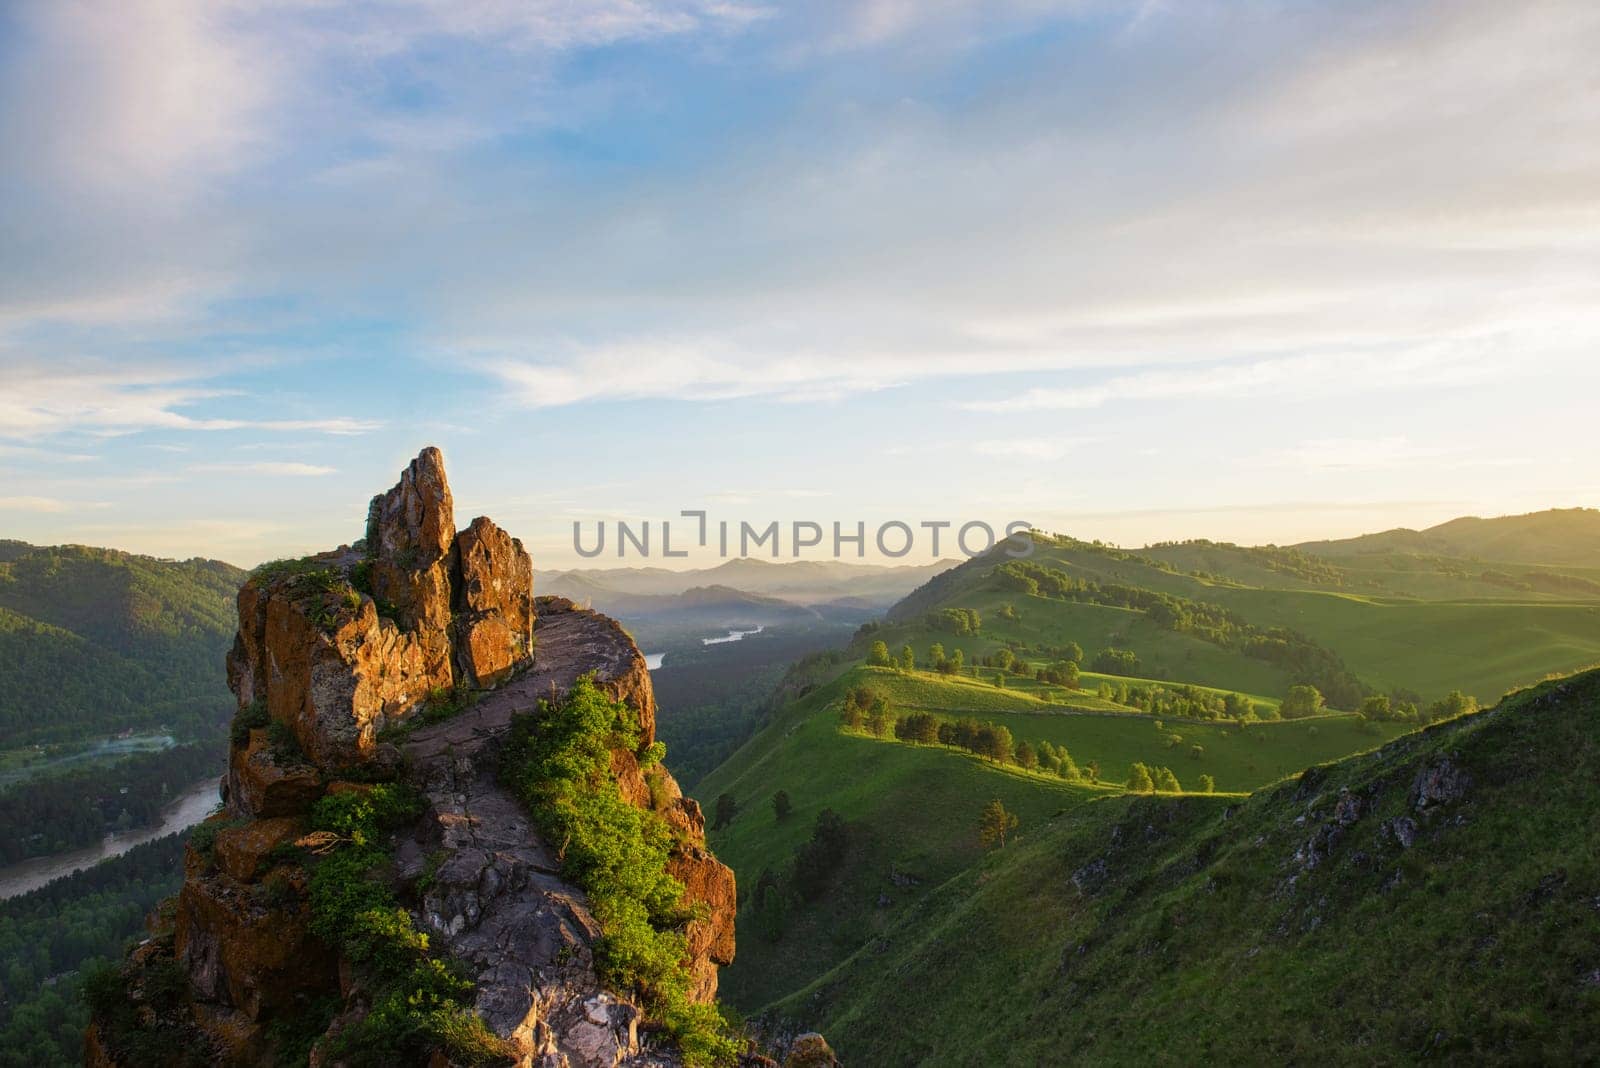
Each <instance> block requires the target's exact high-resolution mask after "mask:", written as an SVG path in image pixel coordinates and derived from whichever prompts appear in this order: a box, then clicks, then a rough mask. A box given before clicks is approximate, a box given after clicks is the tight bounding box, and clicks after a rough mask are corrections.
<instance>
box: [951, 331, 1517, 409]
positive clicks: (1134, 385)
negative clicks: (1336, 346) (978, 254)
mask: <svg viewBox="0 0 1600 1068" xmlns="http://www.w3.org/2000/svg"><path fill="white" fill-rule="evenodd" d="M1475 348H1476V349H1477V351H1473V350H1472V349H1465V350H1463V349H1459V348H1442V347H1430V348H1427V349H1423V350H1420V351H1410V352H1400V353H1387V352H1385V353H1359V352H1357V353H1349V352H1347V353H1327V354H1316V355H1306V356H1289V357H1283V358H1280V359H1268V360H1253V361H1249V362H1244V363H1239V362H1232V363H1224V364H1217V365H1212V366H1205V367H1193V368H1177V369H1161V370H1152V371H1144V372H1140V373H1138V374H1132V375H1117V376H1115V377H1112V378H1110V379H1107V380H1106V381H1104V382H1101V383H1099V384H1095V385H1086V386H1073V387H1069V388H1065V389H1052V388H1034V389H1029V390H1025V391H1024V392H1022V393H1019V394H1016V395H1014V396H1008V397H1002V398H998V399H995V400H978V401H968V402H966V403H965V404H964V405H963V407H965V408H968V409H970V410H972V411H980V412H1028V411H1058V410H1071V409H1084V408H1099V407H1102V406H1103V405H1106V404H1111V403H1114V402H1123V401H1159V400H1173V399H1178V398H1188V397H1196V398H1208V397H1260V396H1273V395H1296V396H1323V395H1329V394H1344V393H1363V392H1370V391H1374V390H1386V389H1393V388H1407V389H1423V388H1437V387H1439V386H1447V385H1465V384H1469V383H1475V382H1483V381H1487V380H1490V379H1493V378H1495V377H1499V376H1511V375H1515V374H1517V373H1518V372H1517V369H1516V368H1515V366H1513V365H1510V364H1508V363H1507V362H1506V361H1505V360H1504V359H1502V358H1501V357H1500V356H1499V355H1498V354H1497V353H1494V352H1493V351H1487V350H1485V349H1484V348H1483V347H1482V346H1476V347H1475Z"/></svg>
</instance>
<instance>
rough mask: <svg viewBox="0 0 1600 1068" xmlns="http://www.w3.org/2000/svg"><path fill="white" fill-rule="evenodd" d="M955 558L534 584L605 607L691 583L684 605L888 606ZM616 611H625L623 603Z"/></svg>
mask: <svg viewBox="0 0 1600 1068" xmlns="http://www.w3.org/2000/svg"><path fill="white" fill-rule="evenodd" d="M957 563H958V561H954V560H942V561H939V562H938V563H933V564H921V565H905V566H884V565H879V564H846V563H840V562H836V561H831V560H793V561H787V562H777V563H775V562H771V561H767V560H759V559H754V558H750V557H741V558H739V559H737V560H729V561H728V562H727V563H724V564H719V565H717V566H716V567H710V568H697V569H694V570H690V571H669V570H668V569H666V568H663V567H622V568H575V569H573V570H570V571H557V572H553V573H547V574H542V575H540V576H539V579H538V590H539V592H540V593H550V594H556V595H558V596H561V597H570V598H572V599H573V600H575V601H581V600H589V601H592V602H593V604H594V607H596V608H599V609H602V610H604V611H611V610H612V609H611V607H608V606H611V605H620V604H622V603H625V601H624V599H626V598H638V597H656V598H669V599H670V598H675V597H681V596H683V595H685V594H688V593H690V591H694V590H699V591H702V592H700V593H698V594H696V596H695V597H694V598H691V599H690V600H689V601H686V602H683V603H684V606H685V607H693V606H694V605H695V604H697V603H698V604H701V605H704V604H706V603H709V602H713V601H718V600H726V598H727V596H728V594H730V593H733V592H742V593H744V594H755V595H759V597H760V598H763V599H766V600H775V601H781V602H786V603H789V604H792V605H811V606H815V605H827V604H831V603H835V602H840V601H848V602H850V603H851V604H852V605H854V606H858V607H868V608H887V607H888V606H889V605H891V604H893V603H894V602H895V601H898V600H899V599H900V598H902V597H904V596H905V595H906V594H908V593H910V592H911V591H912V590H914V589H916V588H917V587H918V586H920V585H922V584H923V583H924V582H926V581H928V579H930V578H932V577H933V576H934V575H937V574H939V573H940V572H941V571H946V570H948V569H949V568H951V567H954V566H955V565H956V564H957ZM668 603H669V602H665V601H663V602H655V603H654V607H657V608H660V607H666V606H667V604H668ZM768 607H771V606H770V605H769V606H768ZM616 611H617V612H619V613H621V614H624V615H626V614H629V613H628V612H626V611H624V610H623V609H622V608H620V607H619V608H617V609H616Z"/></svg>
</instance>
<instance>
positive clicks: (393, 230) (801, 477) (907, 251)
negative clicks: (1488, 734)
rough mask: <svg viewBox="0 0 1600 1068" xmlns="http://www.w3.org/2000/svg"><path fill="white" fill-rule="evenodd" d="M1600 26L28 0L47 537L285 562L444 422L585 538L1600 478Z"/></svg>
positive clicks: (1233, 507) (481, 468)
mask: <svg viewBox="0 0 1600 1068" xmlns="http://www.w3.org/2000/svg"><path fill="white" fill-rule="evenodd" d="M1597 51H1600V9H1597V8H1596V7H1595V6H1594V5H1593V4H1590V3H1587V2H1585V0H1552V2H1540V0H1533V2H1528V3H1518V4H1505V3H1501V2H1489V0H1461V2H1429V3H1422V2H1408V0H1386V2H1382V3H1379V2H1361V0H1343V2H1338V3H1334V2H1327V3H1312V2H1265V0H1262V2H1251V0H1238V2H1230V3H1221V2H1209V0H1195V2H1182V3H1180V2H1177V0H1172V2H1167V3H1162V2H1156V0H1144V2H1118V0H1083V2H1071V3H1042V2H1030V0H1011V2H1007V0H990V2H987V3H975V2H967V0H921V2H910V0H863V2H859V3H848V4H847V3H815V4H806V5H779V4H766V3H760V2H756V0H749V2H721V0H676V2H665V3H658V2H653V0H596V2H594V3H581V2H570V0H565V2H540V0H453V2H452V0H382V2H377V0H373V2H358V3H351V4H340V5H328V4H324V3H320V2H316V0H290V2H285V3H271V4H269V3H262V2H255V0H205V2H200V0H194V2H187V0H159V2H158V0H124V2H119V3H93V2H74V3H61V2H55V0H43V2H30V0H19V2H17V3H12V4H8V5H5V7H4V8H3V9H0V144H4V145H5V146H6V149H5V166H4V168H3V169H0V234H3V235H4V238H3V240H0V536H11V537H21V538H25V539H28V540H32V541H38V542H57V541H81V542H88V543H94V544H109V545H115V546H119V547H124V548H129V549H134V550H138V551H145V552H152V553H158V554H161V555H172V556H187V555H193V554H203V555H211V556H220V557H223V558H225V559H229V560H233V561H235V562H238V563H241V564H251V563H254V562H257V561H259V560H261V559H265V558H271V557H274V556H280V555H285V554H289V553H298V552H303V551H308V550H312V549H316V548H321V547H324V546H326V545H329V544H332V543H335V542H338V541H341V540H349V539H350V538H352V537H354V536H356V535H357V534H358V533H359V530H360V523H361V518H362V514H363V502H364V501H365V499H366V498H367V496H368V495H370V494H371V493H372V492H373V491H375V490H377V489H380V488H382V487H384V486H387V485H388V484H389V483H391V482H392V481H393V479H394V476H395V474H396V472H397V471H398V469H399V467H400V466H401V465H402V464H403V463H404V461H405V460H406V459H407V458H408V457H409V456H410V455H412V454H414V453H415V452H416V451H417V449H418V448H419V447H420V446H422V445H423V444H427V443H433V444H438V445H440V446H441V447H442V448H444V449H445V451H446V455H447V458H448V461H449V463H450V467H451V473H452V479H453V482H454V484H455V487H456V493H457V500H458V511H459V512H460V519H461V521H462V522H463V523H464V522H465V521H466V519H468V518H470V516H472V515H476V514H480V513H488V514H490V515H493V516H494V517H495V518H497V519H498V520H500V521H501V522H502V523H503V524H505V525H506V526H507V527H509V528H510V529H512V530H513V531H514V532H515V533H518V534H519V535H521V536H523V537H524V538H525V540H527V541H528V542H529V543H530V544H531V545H532V547H533V549H534V551H535V554H536V558H537V562H538V563H539V564H540V565H541V566H547V567H556V566H564V565H567V564H570V563H572V562H573V556H572V553H571V549H570V544H571V524H572V523H573V521H574V520H581V521H584V522H586V523H592V522H593V521H595V520H598V519H601V518H605V519H610V520H615V519H618V518H623V519H633V520H640V519H645V518H651V519H657V520H659V519H660V518H670V517H672V516H674V515H676V514H677V512H678V511H679V510H680V509H692V508H705V509H708V510H709V511H710V512H711V513H712V515H713V518H726V519H730V520H733V521H737V520H739V519H750V520H752V521H759V522H761V523H765V522H767V521H769V520H772V519H777V520H781V521H785V522H787V521H791V520H795V519H810V520H816V521H819V522H824V523H831V522H833V521H835V520H838V521H842V522H844V523H846V524H847V525H853V524H854V523H855V522H856V521H865V522H867V523H868V524H869V525H874V524H876V523H880V522H883V521H884V520H887V519H902V520H904V521H907V522H911V523H915V522H918V521H921V520H932V519H950V520H955V521H958V522H959V521H964V520H967V519H985V520H988V521H990V522H992V523H995V524H996V525H999V524H1003V523H1004V522H1006V521H1009V520H1012V519H1025V520H1029V521H1032V522H1034V523H1037V524H1039V525H1041V526H1044V527H1047V528H1050V529H1059V530H1066V531H1070V532H1072V533H1075V534H1078V535H1080V536H1084V537H1102V538H1106V539H1108V540H1113V541H1117V542H1120V543H1123V544H1140V543H1143V542H1146V541H1150V540H1160V539H1167V538H1181V537H1193V536H1206V537H1213V538H1226V539H1230V540H1237V541H1246V542H1265V541H1275V542H1280V543H1282V542H1291V541H1295V540H1301V539H1306V538H1311V537H1317V536H1324V535H1338V534H1349V533H1356V532H1360V531H1364V530H1371V529H1381V528H1385V527H1390V526H1395V525H1411V526H1421V525H1426V524H1429V523H1433V522H1437V521H1440V520H1443V519H1446V518H1450V517H1452V516H1455V515H1459V514H1465V513H1476V514H1499V513H1507V512H1518V511H1529V510H1533V509H1537V508H1542V507H1551V506H1571V505H1579V504H1582V505H1595V504H1600V473H1597V472H1600V465H1597V463H1596V461H1597V460H1600V440H1597V434H1596V430H1595V426H1594V420H1593V417H1592V415H1591V414H1590V409H1591V408H1592V406H1593V400H1592V398H1593V397H1594V396H1596V395H1597V387H1600V361H1597V359H1596V357H1597V348H1596V345H1597V342H1600V311H1597V310H1596V309H1600V139H1597V138H1596V137H1595V136H1594V131H1595V129H1597V128H1600V126H1597V124H1600V76H1597V75H1596V68H1595V65H1594V62H1593V56H1594V55H1595V54H1596V52H1597ZM920 555H921V554H920V553H919V554H916V555H915V556H914V557H913V558H916V556H920ZM714 562H715V561H714V560H710V559H706V558H703V557H702V558H698V559H691V560H689V561H688V563H690V564H708V563H714Z"/></svg>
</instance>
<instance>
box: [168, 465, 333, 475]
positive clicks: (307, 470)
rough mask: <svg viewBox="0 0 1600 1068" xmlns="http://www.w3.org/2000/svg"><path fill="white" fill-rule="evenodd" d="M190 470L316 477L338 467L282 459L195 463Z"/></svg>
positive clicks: (202, 472) (205, 472) (212, 472)
mask: <svg viewBox="0 0 1600 1068" xmlns="http://www.w3.org/2000/svg"><path fill="white" fill-rule="evenodd" d="M189 470H190V471H193V472H196V473H201V474H219V473H226V474H241V475H273V476H286V477H290V478H315V477H318V476H321V475H331V474H334V473H335V472H336V470H337V468H332V467H324V466H323V465H321V464H304V463H291V462H282V461H263V462H261V463H220V464H195V465H194V466H192V467H190V468H189Z"/></svg>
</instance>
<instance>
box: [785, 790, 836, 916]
mask: <svg viewBox="0 0 1600 1068" xmlns="http://www.w3.org/2000/svg"><path fill="white" fill-rule="evenodd" d="M848 846H849V835H848V832H847V830H846V828H845V822H844V817H842V816H840V815H839V814H838V813H837V812H835V811H834V810H833V809H831V808H825V809H823V810H822V811H821V812H819V813H817V822H816V824H815V825H814V826H813V827H812V829H811V839H810V841H807V842H805V843H804V844H803V845H801V846H800V848H799V849H797V850H795V855H794V885H795V889H797V890H799V891H800V896H801V897H803V898H805V899H806V900H807V901H815V900H816V899H817V898H819V897H821V896H822V893H823V891H825V890H827V888H828V883H829V881H830V880H831V879H832V878H833V873H834V872H835V871H837V870H838V868H839V864H840V862H841V861H843V860H844V854H845V851H846V849H847V848H848Z"/></svg>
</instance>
